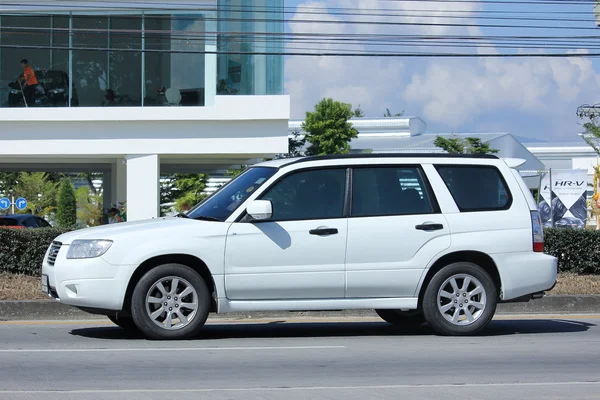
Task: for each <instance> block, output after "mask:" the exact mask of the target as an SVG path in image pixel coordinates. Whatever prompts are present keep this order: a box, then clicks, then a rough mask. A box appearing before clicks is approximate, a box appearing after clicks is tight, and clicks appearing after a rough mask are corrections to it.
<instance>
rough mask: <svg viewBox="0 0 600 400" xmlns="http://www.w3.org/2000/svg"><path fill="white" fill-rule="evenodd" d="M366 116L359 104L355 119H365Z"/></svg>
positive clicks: (355, 110)
mask: <svg viewBox="0 0 600 400" xmlns="http://www.w3.org/2000/svg"><path fill="white" fill-rule="evenodd" d="M364 116H365V113H364V112H363V110H362V109H361V108H360V104H359V105H358V107H356V108H355V109H354V118H364Z"/></svg>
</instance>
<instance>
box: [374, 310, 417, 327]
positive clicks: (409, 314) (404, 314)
mask: <svg viewBox="0 0 600 400" xmlns="http://www.w3.org/2000/svg"><path fill="white" fill-rule="evenodd" d="M375 312H376V313H377V315H379V316H380V317H381V319H383V320H384V321H385V322H387V323H389V324H392V325H394V326H399V327H415V326H419V325H421V324H423V323H424V322H425V317H424V316H423V312H422V311H420V310H406V311H403V310H375Z"/></svg>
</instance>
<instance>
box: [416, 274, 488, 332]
mask: <svg viewBox="0 0 600 400" xmlns="http://www.w3.org/2000/svg"><path fill="white" fill-rule="evenodd" d="M497 302H498V290H497V288H496V285H495V284H494V281H493V280H492V278H491V277H490V275H489V274H488V273H487V272H486V271H485V270H484V269H483V268H481V267H480V266H478V265H476V264H473V263H468V262H458V263H454V264H450V265H448V266H446V267H444V268H442V269H441V270H440V271H438V272H437V273H436V274H435V275H434V276H433V278H432V279H431V281H430V282H429V285H427V289H426V290H425V295H424V297H423V313H424V316H425V319H426V320H427V322H428V323H429V325H431V327H432V328H433V330H434V331H435V332H436V333H438V334H441V335H450V336H463V335H474V334H477V333H479V332H481V331H482V330H483V329H485V328H486V326H487V325H488V324H489V322H490V321H491V320H492V318H493V317H494V313H495V312H496V305H497Z"/></svg>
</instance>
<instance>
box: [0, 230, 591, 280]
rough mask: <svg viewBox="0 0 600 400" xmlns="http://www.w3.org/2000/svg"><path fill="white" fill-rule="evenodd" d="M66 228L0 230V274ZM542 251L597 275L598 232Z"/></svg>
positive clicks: (37, 265)
mask: <svg viewBox="0 0 600 400" xmlns="http://www.w3.org/2000/svg"><path fill="white" fill-rule="evenodd" d="M68 231H69V229H58V228H42V229H5V228H2V229H0V273H3V272H8V273H14V274H26V275H33V276H38V275H39V274H40V269H41V265H42V260H43V258H44V255H45V253H46V250H47V249H48V246H50V244H51V243H52V241H53V240H54V239H55V238H56V237H57V236H59V235H61V234H62V233H64V232H68ZM544 252H545V253H547V254H550V255H553V256H555V257H558V259H559V270H560V272H571V273H577V274H600V231H591V230H583V229H559V228H555V229H546V230H545V246H544ZM523 267H524V268H526V267H527V266H523Z"/></svg>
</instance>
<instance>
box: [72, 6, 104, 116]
mask: <svg viewBox="0 0 600 400" xmlns="http://www.w3.org/2000/svg"><path fill="white" fill-rule="evenodd" d="M73 47H74V48H75V49H76V50H73V88H74V90H76V91H77V97H78V105H79V106H81V107H102V106H103V105H104V100H105V96H106V94H107V90H108V89H109V85H108V84H109V82H108V79H109V71H108V68H109V53H108V52H107V51H106V50H103V49H107V48H108V17H106V16H98V15H74V16H73Z"/></svg>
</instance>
